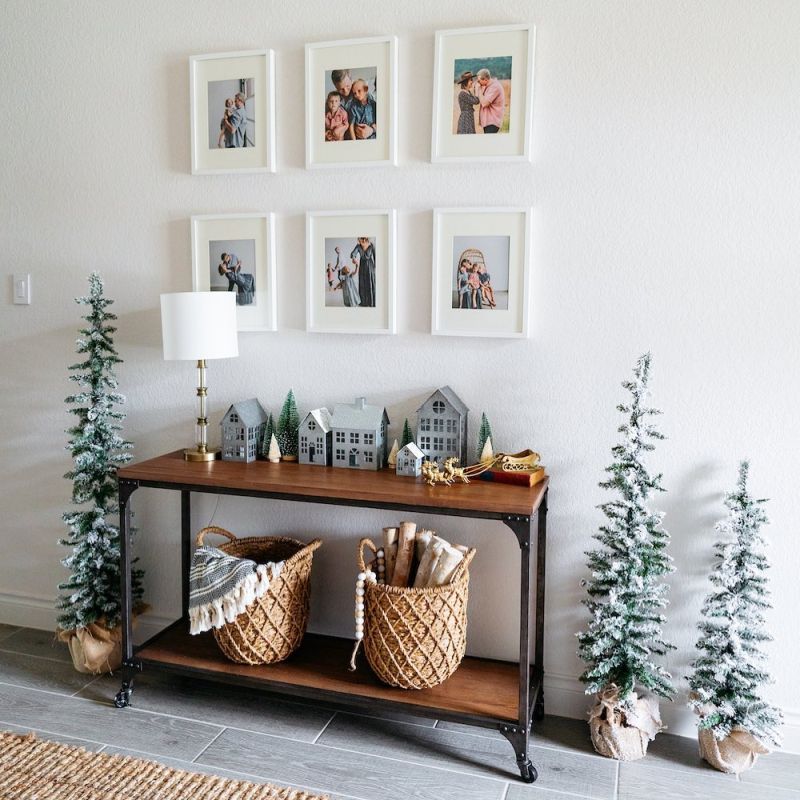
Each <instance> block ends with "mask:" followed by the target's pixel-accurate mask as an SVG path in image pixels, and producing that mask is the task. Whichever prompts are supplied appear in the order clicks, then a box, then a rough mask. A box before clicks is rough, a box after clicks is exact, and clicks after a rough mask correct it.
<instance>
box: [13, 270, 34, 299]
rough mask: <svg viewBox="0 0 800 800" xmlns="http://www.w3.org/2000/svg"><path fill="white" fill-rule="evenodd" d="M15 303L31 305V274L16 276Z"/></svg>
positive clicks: (16, 274) (18, 274)
mask: <svg viewBox="0 0 800 800" xmlns="http://www.w3.org/2000/svg"><path fill="white" fill-rule="evenodd" d="M14 302H15V303H16V304H17V305H21V306H28V305H30V303H31V275H30V273H29V272H28V273H19V272H18V273H15V274H14Z"/></svg>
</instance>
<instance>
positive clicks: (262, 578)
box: [189, 546, 283, 635]
mask: <svg viewBox="0 0 800 800" xmlns="http://www.w3.org/2000/svg"><path fill="white" fill-rule="evenodd" d="M282 567H283V561H279V562H278V563H273V562H269V563H268V564H256V562H255V561H251V560H250V559H249V558H236V557H235V556H229V555H228V554H227V553H224V552H223V551H222V550H220V549H219V548H218V547H205V546H203V547H198V548H197V549H196V550H195V551H194V556H193V557H192V566H191V569H190V571H189V633H191V634H193V635H194V634H198V633H203V631H210V630H211V629H212V628H221V627H222V626H223V625H224V624H225V623H226V622H233V621H234V620H235V619H236V617H237V616H238V615H239V614H241V613H242V612H243V611H244V610H245V609H246V608H247V606H248V605H249V604H250V603H252V602H253V600H255V599H256V598H257V597H263V596H264V595H265V594H266V593H267V592H268V591H269V586H270V582H271V581H273V580H275V579H276V578H277V577H278V575H280V574H281V568H282Z"/></svg>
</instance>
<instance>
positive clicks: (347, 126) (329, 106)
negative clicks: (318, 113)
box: [325, 67, 378, 142]
mask: <svg viewBox="0 0 800 800" xmlns="http://www.w3.org/2000/svg"><path fill="white" fill-rule="evenodd" d="M377 76H378V69H377V67H357V68H352V69H334V70H328V71H326V72H325V141H326V142H344V141H348V140H358V139H377V138H378V101H377V95H378V91H377Z"/></svg>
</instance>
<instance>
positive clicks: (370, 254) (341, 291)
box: [306, 210, 396, 333]
mask: <svg viewBox="0 0 800 800" xmlns="http://www.w3.org/2000/svg"><path fill="white" fill-rule="evenodd" d="M395 228H396V214H395V212H394V211H393V210H391V211H310V212H308V214H306V259H307V261H306V330H307V331H311V332H317V333H394V332H395Z"/></svg>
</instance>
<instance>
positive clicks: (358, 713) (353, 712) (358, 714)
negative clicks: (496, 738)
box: [334, 709, 486, 738]
mask: <svg viewBox="0 0 800 800" xmlns="http://www.w3.org/2000/svg"><path fill="white" fill-rule="evenodd" d="M334 713H336V714H347V715H348V716H349V717H366V718H367V719H376V720H383V721H385V722H395V723H398V724H400V725H413V726H414V727H415V728H428V729H430V730H432V729H433V728H435V727H436V725H437V724H438V722H439V720H438V719H437V720H434V724H433V725H423V724H422V723H421V722H410V721H409V720H407V719H393V718H392V717H380V716H378V717H376V716H373V715H372V714H365V713H364V712H363V711H358V710H357V709H352V710H350V709H347V710H345V709H337V710H336V711H335V712H334ZM411 716H413V714H412V715H411ZM428 719H430V717H429V718H428ZM439 730H446V728H440V729H439ZM471 735H472V736H476V735H477V734H471ZM484 738H486V737H484Z"/></svg>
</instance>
